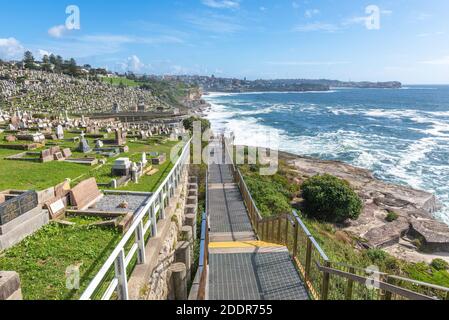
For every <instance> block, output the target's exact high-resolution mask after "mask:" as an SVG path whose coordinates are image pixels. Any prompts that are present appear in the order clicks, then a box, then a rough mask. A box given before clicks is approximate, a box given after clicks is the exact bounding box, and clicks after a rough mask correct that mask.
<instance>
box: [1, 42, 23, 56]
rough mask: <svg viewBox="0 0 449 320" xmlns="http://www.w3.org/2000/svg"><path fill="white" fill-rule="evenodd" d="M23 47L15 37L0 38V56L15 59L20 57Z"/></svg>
mask: <svg viewBox="0 0 449 320" xmlns="http://www.w3.org/2000/svg"><path fill="white" fill-rule="evenodd" d="M24 51H25V48H24V47H23V46H22V44H21V43H20V42H19V41H18V40H17V39H15V38H4V39H1V38H0V58H2V59H7V60H15V59H20V58H22V55H23V53H24Z"/></svg>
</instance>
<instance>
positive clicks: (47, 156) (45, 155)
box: [40, 149, 53, 162]
mask: <svg viewBox="0 0 449 320" xmlns="http://www.w3.org/2000/svg"><path fill="white" fill-rule="evenodd" d="M40 159H41V161H42V162H50V161H53V155H52V154H51V152H50V150H49V149H46V150H42V151H41V158H40Z"/></svg>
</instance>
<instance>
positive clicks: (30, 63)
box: [23, 51, 34, 68]
mask: <svg viewBox="0 0 449 320" xmlns="http://www.w3.org/2000/svg"><path fill="white" fill-rule="evenodd" d="M23 62H24V63H25V68H33V67H34V56H33V53H32V52H31V51H26V52H25V54H24V55H23Z"/></svg>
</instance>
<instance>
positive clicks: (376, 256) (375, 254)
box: [366, 249, 388, 263]
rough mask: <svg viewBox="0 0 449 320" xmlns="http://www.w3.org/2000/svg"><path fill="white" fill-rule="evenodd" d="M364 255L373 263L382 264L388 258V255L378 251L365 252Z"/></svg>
mask: <svg viewBox="0 0 449 320" xmlns="http://www.w3.org/2000/svg"><path fill="white" fill-rule="evenodd" d="M366 255H367V256H368V258H369V259H370V260H371V261H372V262H373V263H380V262H384V261H385V260H386V259H387V258H388V254H387V253H386V252H385V251H383V250H380V249H370V250H367V251H366Z"/></svg>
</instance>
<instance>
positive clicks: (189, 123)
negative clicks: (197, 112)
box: [183, 117, 210, 132]
mask: <svg viewBox="0 0 449 320" xmlns="http://www.w3.org/2000/svg"><path fill="white" fill-rule="evenodd" d="M196 121H200V122H201V132H204V131H206V130H207V129H209V128H210V121H209V120H207V119H203V118H198V117H190V118H187V119H185V120H184V121H183V125H184V128H185V129H186V130H189V131H193V123H194V122H196Z"/></svg>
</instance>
